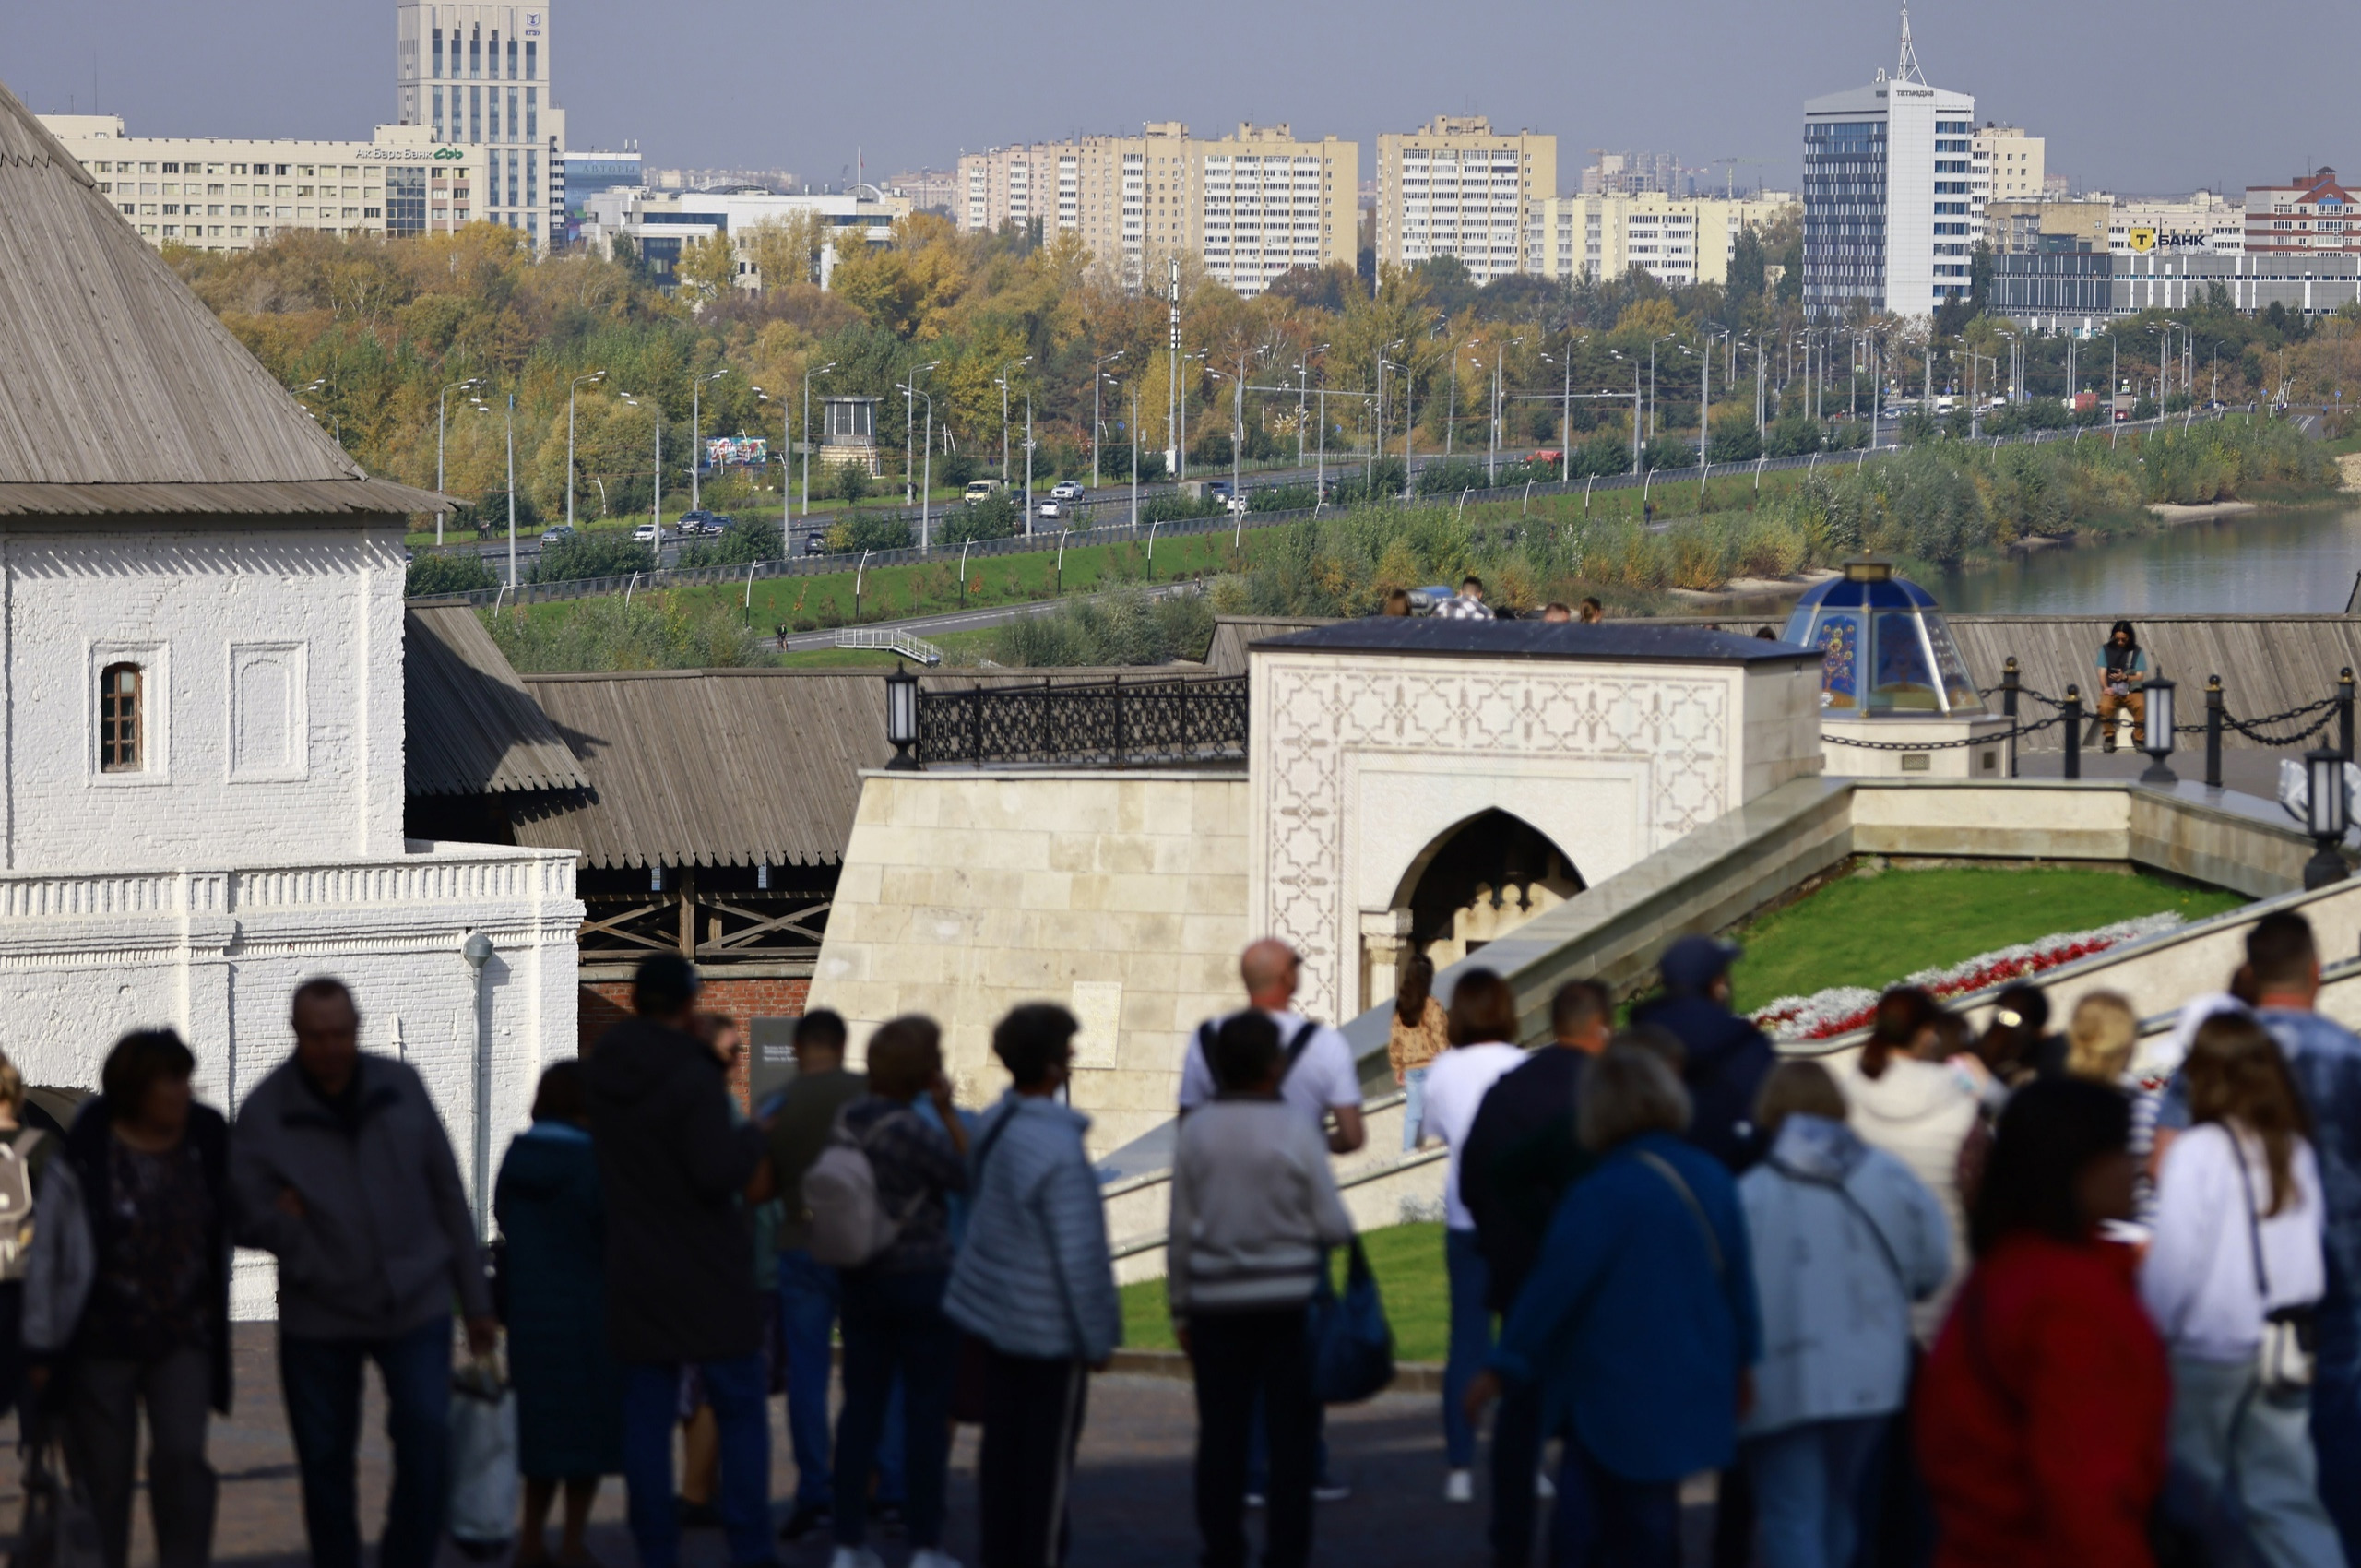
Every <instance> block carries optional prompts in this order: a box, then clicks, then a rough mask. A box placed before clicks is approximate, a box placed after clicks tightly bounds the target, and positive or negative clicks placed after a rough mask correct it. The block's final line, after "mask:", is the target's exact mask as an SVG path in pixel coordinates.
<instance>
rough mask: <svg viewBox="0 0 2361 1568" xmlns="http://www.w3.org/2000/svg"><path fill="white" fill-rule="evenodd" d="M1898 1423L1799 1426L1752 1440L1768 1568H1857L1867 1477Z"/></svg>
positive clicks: (1859, 1419)
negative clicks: (1890, 1425) (1888, 1433)
mask: <svg viewBox="0 0 2361 1568" xmlns="http://www.w3.org/2000/svg"><path fill="white" fill-rule="evenodd" d="M1892 1419H1893V1418H1892V1417H1891V1416H1852V1417H1846V1418H1843V1419H1839V1420H1825V1421H1801V1422H1798V1423H1797V1424H1796V1425H1794V1426H1791V1427H1786V1428H1784V1429H1782V1430H1780V1431H1774V1432H1771V1433H1768V1434H1767V1435H1765V1436H1762V1437H1756V1438H1750V1439H1748V1440H1747V1443H1746V1467H1747V1469H1748V1471H1749V1472H1750V1473H1751V1475H1752V1476H1753V1479H1754V1500H1755V1504H1754V1505H1755V1518H1756V1521H1757V1524H1758V1526H1759V1528H1760V1529H1761V1531H1762V1568H1852V1562H1853V1553H1854V1551H1855V1550H1856V1549H1857V1548H1858V1546H1859V1545H1860V1539H1861V1478H1862V1476H1863V1475H1865V1474H1866V1473H1867V1472H1868V1470H1869V1458H1870V1456H1871V1455H1874V1454H1875V1453H1876V1452H1877V1447H1878V1440H1879V1438H1880V1437H1881V1436H1882V1435H1883V1434H1884V1431H1885V1428H1886V1425H1887V1423H1888V1422H1890V1421H1891V1420H1892Z"/></svg>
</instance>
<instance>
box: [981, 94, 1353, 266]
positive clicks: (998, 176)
mask: <svg viewBox="0 0 2361 1568" xmlns="http://www.w3.org/2000/svg"><path fill="white" fill-rule="evenodd" d="M1359 177H1360V148H1359V145H1358V143H1356V142H1349V141H1340V140H1338V139H1337V138H1336V137H1323V139H1321V140H1319V141H1307V140H1300V139H1299V138H1298V137H1296V136H1295V134H1294V132H1293V130H1292V129H1291V128H1290V127H1288V126H1287V125H1240V126H1239V127H1238V130H1237V132H1236V133H1235V134H1234V135H1231V136H1228V137H1219V138H1206V137H1192V136H1191V135H1190V134H1189V127H1188V126H1186V125H1182V124H1181V123H1180V122H1179V121H1177V120H1173V121H1160V122H1151V123H1149V124H1148V125H1145V126H1144V127H1143V128H1142V131H1141V134H1140V135H1138V136H1136V137H1128V136H1095V137H1082V138H1080V139H1078V140H1075V141H1069V142H1036V143H1030V144H1025V145H1019V146H1013V147H1004V148H991V149H990V150H988V151H985V152H977V153H968V154H966V155H964V156H963V157H961V159H960V160H959V172H958V177H957V182H956V185H955V190H956V201H955V212H956V217H957V220H958V223H959V226H960V228H962V229H965V230H983V231H989V230H992V229H997V228H998V227H1000V225H1001V224H1003V223H1006V222H1017V223H1026V222H1031V221H1034V220H1039V222H1040V224H1041V230H1042V232H1043V234H1044V235H1049V234H1055V233H1059V232H1066V231H1071V232H1074V233H1076V234H1078V235H1080V236H1081V238H1082V241H1083V243H1084V244H1086V245H1088V246H1089V247H1090V250H1091V253H1092V254H1093V255H1097V257H1099V258H1100V259H1101V260H1103V261H1106V262H1107V263H1109V265H1110V266H1113V267H1117V268H1118V269H1119V271H1120V273H1121V277H1122V278H1123V279H1124V280H1125V281H1126V282H1128V283H1130V284H1132V285H1133V286H1135V287H1136V286H1139V285H1140V284H1141V282H1142V280H1143V279H1148V280H1151V281H1152V280H1153V279H1157V277H1159V276H1160V275H1161V273H1162V271H1163V263H1164V261H1165V259H1166V258H1167V257H1169V256H1176V255H1187V256H1193V257H1195V258H1196V259H1197V260H1198V261H1199V262H1201V263H1202V264H1203V266H1204V269H1205V271H1206V273H1207V274H1208V275H1209V276H1211V277H1212V278H1214V279H1216V280H1218V281H1220V282H1223V283H1226V284H1228V286H1229V287H1231V288H1233V289H1235V290H1237V291H1239V292H1240V293H1241V294H1250V295H1251V294H1259V293H1261V292H1262V291H1264V288H1266V287H1267V286H1268V285H1269V283H1270V280H1271V279H1274V278H1275V277H1277V276H1278V275H1279V274H1280V273H1282V272H1285V271H1287V269H1288V268H1289V267H1323V266H1326V265H1327V264H1329V263H1330V262H1342V263H1344V264H1345V265H1346V266H1347V267H1349V266H1351V265H1352V263H1353V249H1354V244H1355V232H1354V225H1355V221H1356V216H1357V214H1356V208H1355V206H1354V191H1355V188H1356V186H1357V184H1358V180H1359Z"/></svg>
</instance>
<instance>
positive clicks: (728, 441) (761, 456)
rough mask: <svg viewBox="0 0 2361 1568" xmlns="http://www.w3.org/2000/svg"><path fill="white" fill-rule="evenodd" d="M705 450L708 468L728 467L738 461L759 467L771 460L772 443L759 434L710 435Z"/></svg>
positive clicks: (748, 465) (751, 466) (752, 466)
mask: <svg viewBox="0 0 2361 1568" xmlns="http://www.w3.org/2000/svg"><path fill="white" fill-rule="evenodd" d="M705 451H706V459H705V460H706V467H708V468H716V469H719V468H727V467H728V466H730V464H732V463H738V464H742V465H745V466H747V467H750V468H757V469H758V468H761V467H762V466H764V465H765V463H768V462H769V461H770V460H771V445H770V443H769V442H768V441H767V440H765V438H763V437H762V436H759V435H714V436H708V437H706V444H705Z"/></svg>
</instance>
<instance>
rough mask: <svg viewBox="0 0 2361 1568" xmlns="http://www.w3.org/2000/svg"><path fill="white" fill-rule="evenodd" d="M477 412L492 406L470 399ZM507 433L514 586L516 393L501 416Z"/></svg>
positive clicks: (511, 583)
mask: <svg viewBox="0 0 2361 1568" xmlns="http://www.w3.org/2000/svg"><path fill="white" fill-rule="evenodd" d="M470 401H471V402H472V403H473V404H474V406H475V408H476V409H477V410H478V411H479V412H481V413H484V414H487V415H488V414H491V413H492V405H491V404H490V403H487V402H485V401H484V400H483V399H482V398H472V399H470ZM502 418H503V420H504V423H505V424H506V426H507V433H508V586H509V588H511V589H514V588H516V393H514V392H511V393H510V394H508V407H507V410H506V412H505V414H504V415H503V416H502Z"/></svg>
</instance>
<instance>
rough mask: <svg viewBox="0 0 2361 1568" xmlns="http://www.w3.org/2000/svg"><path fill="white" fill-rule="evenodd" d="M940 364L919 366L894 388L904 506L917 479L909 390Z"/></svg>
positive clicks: (913, 400) (913, 398)
mask: <svg viewBox="0 0 2361 1568" xmlns="http://www.w3.org/2000/svg"><path fill="white" fill-rule="evenodd" d="M941 363H942V361H941V360H937V361H935V362H934V363H933V364H922V365H920V366H919V368H918V369H916V370H914V371H912V372H910V379H909V380H908V381H907V382H905V383H903V384H902V385H901V386H898V387H896V391H898V392H900V393H901V394H902V505H905V506H908V505H910V504H911V500H912V497H911V495H910V485H911V483H912V482H913V481H915V480H917V478H918V464H917V463H916V462H915V461H913V460H912V459H913V457H914V454H913V453H912V452H911V451H910V425H911V423H912V421H911V418H910V416H911V414H913V413H914V412H916V411H917V410H916V404H915V398H916V396H917V395H916V394H915V393H913V392H912V391H911V390H910V388H911V387H913V386H917V385H918V380H919V376H921V375H924V374H926V373H927V372H928V371H931V370H932V369H933V368H934V367H935V365H939V364H941ZM1005 471H1006V470H1005V469H1003V472H1005Z"/></svg>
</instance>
